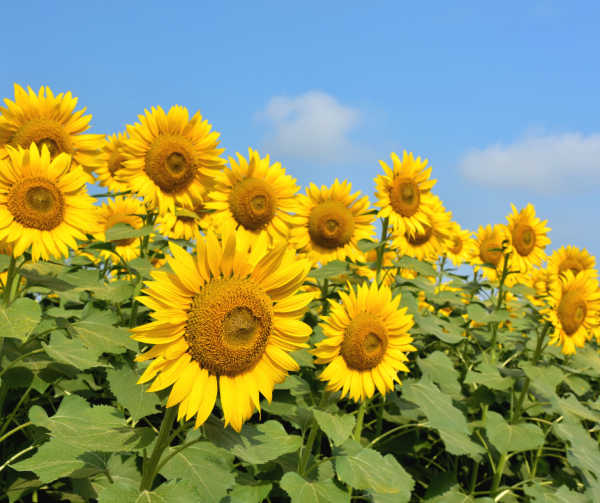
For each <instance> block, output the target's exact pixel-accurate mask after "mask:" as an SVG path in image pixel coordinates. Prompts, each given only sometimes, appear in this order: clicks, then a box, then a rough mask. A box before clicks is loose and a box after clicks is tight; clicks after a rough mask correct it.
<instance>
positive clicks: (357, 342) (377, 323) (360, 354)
mask: <svg viewBox="0 0 600 503" xmlns="http://www.w3.org/2000/svg"><path fill="white" fill-rule="evenodd" d="M387 346H388V332H387V329H386V327H385V324H384V323H383V322H382V321H381V319H380V318H379V316H376V315H374V314H371V313H363V314H359V315H358V316H356V317H355V318H354V319H353V320H352V321H351V322H350V325H348V326H347V327H346V330H345V331H344V340H343V341H342V345H341V355H342V357H343V358H344V361H345V362H346V365H348V367H349V368H350V369H352V370H368V369H372V368H373V367H376V366H377V365H379V363H380V362H381V360H383V357H384V355H385V352H386V351H387Z"/></svg>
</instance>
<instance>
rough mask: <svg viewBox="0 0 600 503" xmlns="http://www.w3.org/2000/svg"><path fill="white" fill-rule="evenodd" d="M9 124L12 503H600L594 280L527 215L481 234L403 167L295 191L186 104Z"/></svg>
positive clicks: (8, 491)
mask: <svg viewBox="0 0 600 503" xmlns="http://www.w3.org/2000/svg"><path fill="white" fill-rule="evenodd" d="M4 102H5V104H6V105H5V106H4V107H0V248H1V254H0V271H1V274H0V284H1V288H2V296H1V299H2V300H1V301H2V305H1V314H0V341H1V342H0V344H1V345H0V503H4V502H10V503H14V502H46V501H71V502H95V501H99V502H101V503H130V502H131V503H134V502H142V501H143V502H151V503H158V502H161V503H183V502H186V503H187V502H202V503H240V502H242V503H260V502H263V501H266V502H269V503H275V502H291V503H323V502H331V503H343V502H345V503H350V502H351V501H367V502H374V503H409V502H410V503H420V502H424V503H437V502H439V503H476V502H477V503H490V502H494V501H501V502H508V503H517V502H540V503H541V502H568V503H586V502H598V501H600V449H599V442H600V400H599V396H600V385H599V383H598V378H599V377H600V355H599V351H598V349H599V340H600V289H599V285H598V279H597V276H598V273H597V270H596V263H595V259H594V257H592V256H590V254H589V253H588V252H587V251H586V250H585V249H579V248H577V247H575V246H567V247H562V248H559V249H556V250H555V251H554V252H552V253H551V254H548V255H547V254H546V251H545V250H546V248H547V247H548V246H549V245H550V239H549V237H548V233H549V231H550V229H549V228H548V227H547V226H546V224H547V222H546V221H542V220H541V219H540V218H538V217H537V216H536V212H535V209H534V207H533V206H532V205H528V206H527V207H525V208H521V209H518V208H515V207H514V206H512V209H511V211H510V212H509V213H508V215H507V220H506V222H503V223H496V224H494V225H486V226H483V225H482V226H480V227H479V229H478V230H477V232H471V231H469V230H466V229H462V228H461V227H460V225H459V224H458V223H456V222H455V221H453V219H452V214H451V212H449V211H447V210H446V209H445V207H444V206H443V203H442V201H441V200H440V199H439V197H437V196H436V195H435V193H434V192H435V185H436V183H437V181H436V180H435V179H433V178H432V169H431V168H430V167H428V165H427V161H426V160H422V159H421V158H420V157H417V156H413V154H408V153H406V152H404V153H403V155H402V156H398V155H396V154H394V153H392V154H391V159H390V160H389V161H387V162H383V161H381V165H380V166H370V167H365V169H372V170H373V175H374V176H376V178H375V180H374V182H375V183H374V196H372V197H370V196H367V195H361V194H360V192H356V191H353V190H352V185H351V183H350V181H348V180H344V181H343V182H340V181H339V180H337V179H336V180H335V181H334V182H333V184H332V185H331V186H329V187H327V186H322V187H320V188H319V187H317V186H316V185H314V184H310V186H309V187H307V188H306V189H305V193H301V192H300V189H301V188H300V187H299V186H297V185H296V179H295V178H293V174H288V173H287V171H286V169H285V168H283V167H282V166H281V164H280V163H278V162H272V160H271V159H270V157H269V156H268V155H262V156H261V154H259V153H258V152H257V151H255V150H253V149H249V151H248V154H247V155H241V154H236V156H235V158H233V157H229V158H228V159H227V158H226V157H225V156H224V149H222V148H219V133H217V132H214V131H212V130H211V125H210V124H209V122H208V120H207V119H205V118H204V117H202V115H200V112H197V113H196V114H195V115H193V116H191V117H190V115H189V113H188V110H187V109H186V108H184V107H181V106H174V107H172V108H171V109H170V110H169V111H168V112H165V111H164V110H163V109H162V108H160V107H156V108H151V110H150V111H148V110H146V111H145V112H144V114H143V115H140V116H139V117H138V121H139V122H137V123H135V124H134V125H127V126H126V129H125V131H124V132H119V133H117V134H115V135H113V136H108V137H106V136H105V135H101V134H87V133H86V131H87V130H88V129H89V127H90V125H89V123H90V120H91V116H90V115H85V109H82V110H78V111H75V110H76V108H77V98H74V97H73V96H72V95H71V93H70V92H69V93H66V94H59V95H57V96H55V95H54V94H53V93H52V91H51V90H50V89H49V88H42V89H40V91H39V92H38V93H37V94H36V93H35V92H34V91H33V90H31V89H30V88H28V90H27V91H26V90H24V89H23V88H21V87H19V86H17V85H15V96H14V99H12V100H11V99H8V98H7V99H5V100H4ZM87 183H95V184H96V186H95V187H94V189H93V190H92V191H93V192H98V193H96V194H89V193H88V189H87V188H86V187H87V186H86V184H87ZM442 183H443V182H442ZM98 185H99V186H100V187H103V189H101V190H98ZM507 206H508V205H507ZM507 209H508V208H507ZM378 222H379V227H378V228H377V229H376V227H375V225H374V224H375V223H378Z"/></svg>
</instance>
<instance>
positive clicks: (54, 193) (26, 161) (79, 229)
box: [0, 143, 95, 261]
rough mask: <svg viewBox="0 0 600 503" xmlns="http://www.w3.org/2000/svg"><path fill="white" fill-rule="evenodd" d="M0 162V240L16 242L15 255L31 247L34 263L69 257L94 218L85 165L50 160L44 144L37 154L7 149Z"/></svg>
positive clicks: (59, 158) (67, 158)
mask: <svg viewBox="0 0 600 503" xmlns="http://www.w3.org/2000/svg"><path fill="white" fill-rule="evenodd" d="M6 150H7V152H8V156H9V159H8V160H6V161H0V240H2V241H6V242H7V243H8V244H12V245H13V246H14V249H13V253H14V256H15V257H19V256H21V255H23V252H25V250H27V249H28V248H29V247H30V246H31V258H32V260H33V261H36V260H39V258H40V257H42V258H43V259H44V260H49V259H50V257H51V256H53V257H56V258H60V257H61V256H65V257H66V256H68V255H69V249H68V247H71V248H73V250H77V242H76V241H75V239H81V240H84V241H85V240H87V237H86V235H85V232H86V231H88V229H89V230H91V228H90V226H91V225H92V223H93V222H94V202H95V199H93V198H91V197H90V196H88V195H87V192H86V190H85V177H84V173H83V168H82V167H81V166H78V167H76V168H71V169H70V170H69V166H70V164H71V156H70V155H68V154H59V155H57V156H56V157H55V158H54V159H51V155H50V151H49V150H48V147H47V146H46V145H45V144H44V145H42V151H41V153H40V151H39V149H38V147H37V145H36V144H35V143H32V144H31V145H30V146H29V148H28V149H27V150H24V149H22V148H21V147H18V149H14V148H12V147H6Z"/></svg>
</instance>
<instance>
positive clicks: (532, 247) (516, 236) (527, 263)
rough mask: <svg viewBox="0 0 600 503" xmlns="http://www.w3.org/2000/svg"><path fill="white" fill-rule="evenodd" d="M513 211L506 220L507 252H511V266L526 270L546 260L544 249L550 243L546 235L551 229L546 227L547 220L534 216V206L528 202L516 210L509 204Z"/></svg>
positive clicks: (522, 270)
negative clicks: (519, 209)
mask: <svg viewBox="0 0 600 503" xmlns="http://www.w3.org/2000/svg"><path fill="white" fill-rule="evenodd" d="M511 207H512V210H513V213H511V214H509V215H508V216H507V217H506V219H507V220H508V232H507V237H509V238H510V239H509V243H508V246H507V250H506V251H507V253H512V256H511V259H512V264H513V267H514V268H515V269H516V270H517V271H520V272H527V271H529V270H530V269H531V268H532V267H533V266H538V267H539V266H540V264H541V263H542V261H544V260H546V253H545V252H544V249H545V248H546V246H548V245H549V244H550V239H549V238H548V237H547V236H546V233H548V232H549V231H550V230H551V229H548V228H547V227H546V223H547V222H548V220H544V221H543V222H542V221H540V219H539V218H536V216H535V208H534V207H533V205H532V204H528V205H527V206H526V207H525V208H523V209H522V210H521V211H519V212H518V211H517V208H515V205H514V204H511Z"/></svg>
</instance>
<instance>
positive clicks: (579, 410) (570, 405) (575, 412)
mask: <svg viewBox="0 0 600 503" xmlns="http://www.w3.org/2000/svg"><path fill="white" fill-rule="evenodd" d="M550 403H551V404H552V407H554V409H555V410H556V411H557V412H558V413H559V414H560V415H562V416H569V417H570V418H572V419H575V421H581V420H582V419H587V420H589V421H592V422H594V423H600V413H598V412H596V411H593V410H590V409H588V408H587V407H586V406H585V405H583V404H581V403H580V402H579V400H577V397H575V396H574V395H569V396H568V397H567V398H559V397H558V396H556V395H553V396H551V397H550Z"/></svg>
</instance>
